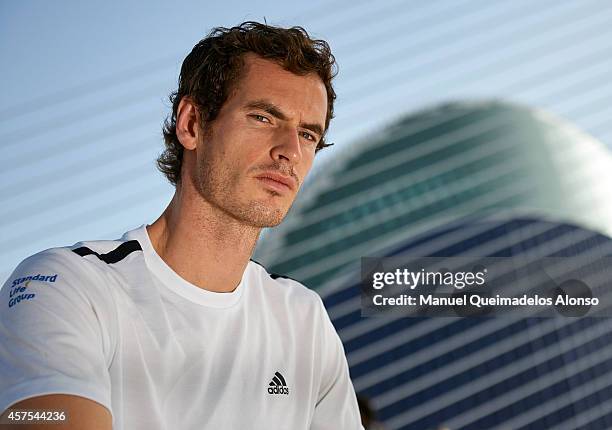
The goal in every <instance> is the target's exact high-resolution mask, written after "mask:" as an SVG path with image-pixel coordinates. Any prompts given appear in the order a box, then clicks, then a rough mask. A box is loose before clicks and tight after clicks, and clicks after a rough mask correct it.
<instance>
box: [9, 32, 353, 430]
mask: <svg viewBox="0 0 612 430" xmlns="http://www.w3.org/2000/svg"><path fill="white" fill-rule="evenodd" d="M333 76H334V59H333V56H332V55H331V53H330V51H329V47H328V46H327V44H326V43H325V42H323V41H317V40H312V39H310V37H309V36H308V34H307V33H306V32H305V31H304V30H303V29H301V28H299V27H295V28H291V29H281V28H275V27H271V26H266V25H262V24H258V23H254V22H247V23H243V24H242V25H240V26H238V27H234V28H231V29H225V28H219V29H215V30H213V32H212V33H211V34H210V35H209V36H208V37H207V38H205V39H203V40H202V41H200V42H199V43H198V44H197V45H196V46H195V47H194V49H193V51H192V52H191V53H190V54H189V55H188V56H187V58H186V59H185V61H184V63H183V66H182V69H181V75H180V79H179V88H178V91H177V92H176V93H175V94H173V96H172V97H171V100H172V102H173V110H172V114H171V116H170V118H169V119H168V120H167V121H166V124H165V127H164V138H165V142H166V152H165V153H164V154H162V156H161V157H160V159H159V160H158V165H159V167H160V169H161V170H162V172H164V173H165V174H166V176H167V178H168V179H169V180H170V182H172V183H173V184H174V185H175V186H176V193H175V195H174V197H173V199H172V201H171V202H170V204H169V206H168V208H167V209H166V210H165V211H164V213H163V214H162V215H161V216H160V217H159V219H157V221H155V222H154V223H153V224H151V225H148V226H143V227H141V228H138V229H136V230H132V231H130V232H127V233H126V234H125V235H124V236H123V237H122V238H121V239H119V240H114V241H96V242H82V243H79V244H76V245H74V246H73V247H70V248H56V249H51V250H47V251H43V252H41V253H39V254H36V255H34V256H32V257H30V258H28V259H26V260H25V261H24V262H22V263H21V264H20V265H19V266H18V268H17V269H16V271H15V272H14V273H13V275H12V276H11V277H10V278H9V280H8V281H7V283H6V284H5V285H4V287H3V288H2V290H1V291H0V294H1V296H2V297H1V298H0V300H1V301H0V303H1V304H2V308H1V311H0V338H1V339H0V340H1V342H0V410H5V409H7V408H9V407H10V409H8V410H7V411H6V413H5V422H14V419H15V414H14V413H13V415H12V416H13V421H10V419H9V418H6V417H8V414H9V413H10V411H11V410H12V411H14V410H16V409H19V410H33V409H37V410H45V411H55V412H65V415H66V416H67V419H66V420H65V421H64V422H63V427H60V426H58V427H57V428H70V429H76V428H88V429H110V428H111V426H112V428H114V429H130V430H131V429H148V430H150V429H226V428H230V429H231V428H234V429H264V428H265V429H305V428H312V429H356V428H361V424H360V418H359V411H358V407H357V402H356V398H355V394H354V390H353V387H352V384H351V382H350V379H349V374H348V366H347V363H346V358H345V356H344V351H343V348H342V344H341V342H340V340H339V338H338V336H337V334H336V332H335V330H334V328H333V326H332V324H331V322H330V320H329V318H328V316H327V313H326V312H325V309H324V307H323V304H322V301H321V299H320V298H319V296H318V295H317V294H316V293H314V292H313V291H311V290H309V289H307V288H305V287H304V286H302V285H301V284H299V283H298V282H296V281H293V280H290V279H284V278H279V277H275V276H271V275H269V274H268V273H267V272H266V270H265V269H264V268H263V267H262V266H260V265H259V264H257V263H255V262H253V261H250V260H249V258H250V256H251V253H252V251H253V249H254V247H255V244H256V241H257V238H258V236H259V233H260V231H261V229H262V228H263V227H271V226H275V225H277V224H279V223H280V222H281V221H282V219H283V217H284V216H285V215H286V213H287V211H288V210H289V207H290V206H291V204H292V202H293V200H294V198H295V196H296V193H297V192H298V189H299V188H300V186H301V184H302V183H303V181H304V179H305V177H306V174H307V173H308V171H309V170H310V168H311V165H312V162H313V159H314V156H315V153H316V152H317V151H318V150H319V149H321V148H323V147H325V146H326V144H325V142H324V135H325V132H326V130H327V128H328V126H329V121H330V119H331V117H332V114H333V102H334V98H335V93H334V91H333V88H332V86H331V80H332V78H333ZM7 420H8V421H7ZM60 421H61V419H60ZM21 422H23V420H22V421H21ZM19 428H21V429H24V428H26V427H19Z"/></svg>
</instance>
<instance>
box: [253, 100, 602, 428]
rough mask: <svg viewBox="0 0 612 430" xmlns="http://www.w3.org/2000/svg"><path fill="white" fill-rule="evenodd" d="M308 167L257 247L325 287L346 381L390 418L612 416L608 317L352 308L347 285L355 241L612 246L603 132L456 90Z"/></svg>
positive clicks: (284, 269) (386, 247)
mask: <svg viewBox="0 0 612 430" xmlns="http://www.w3.org/2000/svg"><path fill="white" fill-rule="evenodd" d="M315 175H316V176H315V177H314V179H313V181H312V182H311V183H309V184H308V187H307V188H306V189H305V193H304V195H302V196H300V199H299V201H298V202H296V204H295V205H294V207H293V208H292V213H291V216H290V217H289V219H288V220H287V222H286V223H285V224H283V225H282V226H281V227H279V228H277V229H275V230H274V231H270V232H267V234H266V235H265V236H264V238H263V241H262V243H261V246H260V247H259V248H258V250H257V252H256V255H255V258H256V259H257V260H258V261H261V262H262V263H264V264H265V265H266V266H267V267H268V268H269V269H270V270H271V271H275V272H278V273H283V274H287V275H289V276H291V277H294V278H296V279H298V280H300V281H302V282H304V283H305V284H306V285H308V286H309V287H311V288H314V289H316V290H318V291H319V292H320V294H321V295H322V296H323V297H324V299H325V302H326V305H327V307H328V310H329V312H330V316H331V317H332V320H333V321H334V324H335V325H336V328H337V329H338V331H339V334H340V336H341V338H342V339H343V342H344V344H345V348H346V351H347V357H348V359H349V364H350V366H351V373H352V377H353V380H354V383H355V387H356V389H357V391H358V392H361V393H363V394H364V395H366V396H368V397H369V398H371V399H372V402H373V404H374V405H375V407H376V408H377V409H378V410H379V413H380V417H381V418H382V419H383V420H384V421H385V422H386V423H387V425H388V426H389V427H390V428H398V429H399V428H402V429H411V428H415V429H428V428H436V426H438V425H441V424H442V423H445V424H446V425H447V426H449V427H450V428H451V429H453V430H455V429H459V428H466V429H467V428H473V429H477V428H478V429H480V428H495V427H496V426H502V427H503V428H513V429H514V428H537V429H542V428H610V427H612V424H611V421H610V416H612V415H611V414H612V379H610V376H608V371H609V370H612V364H610V363H611V362H612V361H611V360H609V358H612V348H610V347H608V345H609V344H610V340H612V323H611V322H610V321H609V319H608V318H578V319H571V318H565V319H560V318H553V319H550V318H548V319H542V318H523V319H520V320H515V321H510V320H508V319H503V318H488V319H480V318H421V319H414V318H404V319H396V320H389V319H386V318H363V317H362V316H361V309H360V300H359V290H358V288H357V284H358V281H359V280H358V276H359V263H360V258H361V257H364V256H389V255H401V254H402V253H411V254H412V255H420V256H455V255H457V256H460V255H474V256H481V257H486V256H505V257H513V258H517V259H521V261H533V260H537V259H539V258H544V257H548V256H566V257H570V256H571V257H572V258H582V259H586V260H588V259H590V258H596V257H602V256H608V255H612V245H611V241H610V240H609V239H608V236H609V235H610V234H611V233H612V202H611V201H610V200H609V199H608V198H607V194H608V193H609V191H608V190H610V189H612V157H611V156H610V154H609V153H608V150H607V149H606V148H605V147H603V145H601V144H600V143H599V142H597V141H595V140H594V139H592V138H590V137H589V136H587V135H585V134H584V133H582V132H580V131H579V130H577V129H575V128H574V127H572V126H571V125H570V124H567V123H565V122H563V121H562V120H560V119H557V118H554V117H552V116H550V115H548V114H546V113H544V112H540V111H537V110H533V109H526V108H523V107H518V106H514V105H509V104H505V103H501V102H483V103H469V104H467V103H463V104H461V103H456V104H449V105H445V106H441V107H438V108H435V109H431V110H427V111H424V112H421V113H418V114H416V115H411V116H409V117H406V118H403V119H401V120H399V121H397V122H396V123H394V124H392V125H390V126H389V127H387V128H386V129H385V130H383V131H380V132H378V133H376V134H373V135H372V136H370V137H368V138H365V139H363V141H361V142H358V143H357V144H356V145H354V146H351V147H350V148H347V149H346V150H345V151H344V152H343V153H340V154H338V156H337V157H336V159H334V160H333V163H332V164H328V165H326V166H325V168H323V169H319V170H318V171H317V172H315ZM593 282H594V283H595V284H597V285H599V284H598V283H605V282H606V279H601V276H600V277H599V278H597V279H594V280H593ZM609 355H610V357H608V356H609ZM609 367H610V369H608V368H609ZM578 424H580V425H578ZM584 426H587V427H584Z"/></svg>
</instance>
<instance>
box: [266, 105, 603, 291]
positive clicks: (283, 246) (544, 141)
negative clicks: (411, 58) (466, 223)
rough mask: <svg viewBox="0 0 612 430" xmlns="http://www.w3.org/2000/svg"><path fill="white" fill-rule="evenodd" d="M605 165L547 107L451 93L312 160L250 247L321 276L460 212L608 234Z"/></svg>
mask: <svg viewBox="0 0 612 430" xmlns="http://www.w3.org/2000/svg"><path fill="white" fill-rule="evenodd" d="M611 172H612V157H611V155H610V153H609V151H608V150H607V148H605V147H604V146H603V145H602V144H601V143H599V142H598V141H596V140H595V139H593V138H592V137H590V136H588V135H587V134H585V133H583V132H581V131H580V130H578V129H576V128H575V127H573V126H572V125H571V124H569V123H567V122H565V121H563V120H561V119H559V118H555V117H553V116H551V115H550V114H547V113H546V112H542V111H539V110H536V109H530V108H526V107H522V106H516V105H513V104H508V103H504V102H500V101H487V102H478V103H460V102H459V103H449V104H445V105H442V106H439V107H436V108H433V109H428V110H424V111H422V112H419V113H416V114H414V115H409V116H405V117H403V118H400V119H399V120H397V121H396V122H394V123H392V124H390V125H388V126H387V127H385V128H384V129H383V130H379V131H377V132H375V133H372V134H371V135H370V136H367V137H365V138H364V139H362V140H361V141H359V142H355V144H354V145H351V146H349V147H347V148H346V149H345V150H344V151H342V152H340V153H339V154H338V155H337V157H336V158H334V159H332V160H329V162H328V163H326V164H325V165H324V166H321V167H319V168H318V169H317V170H316V171H314V172H313V178H311V180H310V181H309V183H308V184H307V186H306V188H305V189H304V190H303V191H304V192H303V193H302V194H301V195H300V197H299V198H298V199H297V201H296V203H295V204H294V207H293V208H292V209H291V213H290V216H288V219H287V220H286V221H285V222H284V223H283V224H282V225H281V226H279V227H277V228H276V229H273V230H270V231H267V232H266V234H265V235H264V237H263V239H262V241H261V243H260V246H259V247H258V249H257V251H256V254H255V255H256V258H257V259H258V260H260V261H263V262H264V263H265V264H267V265H268V266H269V267H271V269H272V270H274V271H277V272H279V273H286V274H288V275H290V276H292V277H294V278H296V279H300V280H302V281H303V282H304V283H305V284H306V285H309V286H311V287H315V288H319V287H321V286H324V285H325V284H326V283H327V282H329V281H330V280H331V279H333V278H334V277H336V276H338V275H339V274H340V273H342V271H343V270H345V269H346V268H347V267H348V266H351V265H354V264H355V263H356V262H357V263H358V261H359V258H360V257H362V256H366V255H382V254H384V253H385V251H386V250H389V249H392V248H394V247H396V246H397V245H398V244H400V243H403V242H405V241H406V240H407V239H410V238H411V237H414V236H415V235H418V234H421V233H423V232H426V231H428V230H430V229H432V228H436V227H438V226H441V225H444V224H447V223H449V222H453V221H457V220H461V219H464V218H466V217H472V216H479V217H481V216H487V217H491V216H493V217H494V216H496V215H503V216H510V215H514V216H516V215H521V216H525V215H529V216H537V217H538V218H540V219H548V220H551V221H556V222H569V223H572V224H576V225H579V226H583V227H586V228H589V229H592V230H595V231H598V232H601V233H605V234H611V233H612V202H610V201H609V200H608V199H607V198H606V197H607V195H606V192H607V190H609V189H611V186H612V173H611Z"/></svg>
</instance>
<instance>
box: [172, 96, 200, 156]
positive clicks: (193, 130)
mask: <svg viewBox="0 0 612 430" xmlns="http://www.w3.org/2000/svg"><path fill="white" fill-rule="evenodd" d="M199 134H200V113H199V111H198V108H197V107H196V105H195V103H194V102H193V100H192V99H191V98H189V97H183V98H182V99H181V101H180V102H179V106H178V109H177V111H176V136H177V138H178V140H179V142H181V145H183V147H184V148H185V149H187V150H194V149H196V146H197V143H198V137H199Z"/></svg>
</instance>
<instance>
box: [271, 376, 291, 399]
mask: <svg viewBox="0 0 612 430" xmlns="http://www.w3.org/2000/svg"><path fill="white" fill-rule="evenodd" d="M268 394H289V387H287V382H285V378H283V375H281V374H280V373H279V372H275V373H274V378H272V381H270V386H269V387H268Z"/></svg>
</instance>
